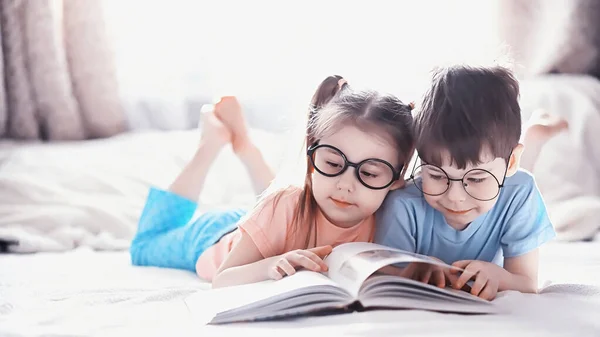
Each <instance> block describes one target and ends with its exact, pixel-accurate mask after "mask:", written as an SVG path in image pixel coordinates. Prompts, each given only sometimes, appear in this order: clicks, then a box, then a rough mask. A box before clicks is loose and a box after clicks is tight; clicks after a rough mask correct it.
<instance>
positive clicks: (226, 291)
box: [185, 271, 337, 324]
mask: <svg viewBox="0 0 600 337" xmlns="http://www.w3.org/2000/svg"><path fill="white" fill-rule="evenodd" d="M317 286H320V287H332V286H335V287H337V286H336V285H335V283H334V282H333V281H332V280H330V279H329V278H327V277H326V276H325V275H323V274H320V273H316V272H312V271H298V272H297V273H296V274H294V275H292V276H288V277H284V278H283V279H281V280H279V281H272V280H270V281H263V282H258V283H252V284H245V285H239V286H232V287H225V288H218V289H211V290H199V291H198V292H197V293H195V294H193V295H190V296H189V297H187V298H186V299H185V303H186V305H187V307H188V309H189V310H190V313H191V315H192V316H193V317H194V320H199V321H201V322H202V324H206V323H209V322H210V321H211V320H212V319H213V318H214V317H215V316H216V315H217V314H218V313H221V312H224V311H228V310H233V309H236V308H240V307H243V306H246V305H249V306H251V305H252V304H254V303H259V302H260V301H262V300H265V299H269V298H273V297H277V296H282V297H285V296H286V293H291V292H298V291H300V292H301V291H302V289H307V288H309V287H317ZM307 292H308V291H307Z"/></svg>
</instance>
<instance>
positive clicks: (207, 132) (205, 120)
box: [201, 104, 233, 147]
mask: <svg viewBox="0 0 600 337" xmlns="http://www.w3.org/2000/svg"><path fill="white" fill-rule="evenodd" d="M201 119H202V135H201V142H202V143H204V144H214V145H215V146H218V147H222V146H224V145H226V144H227V143H230V142H231V141H232V139H233V135H232V132H231V131H230V130H229V128H228V127H227V126H226V125H225V124H224V123H223V122H222V121H221V120H220V119H219V118H218V117H217V116H216V114H215V111H214V109H213V106H211V105H208V104H206V105H204V106H202V111H201Z"/></svg>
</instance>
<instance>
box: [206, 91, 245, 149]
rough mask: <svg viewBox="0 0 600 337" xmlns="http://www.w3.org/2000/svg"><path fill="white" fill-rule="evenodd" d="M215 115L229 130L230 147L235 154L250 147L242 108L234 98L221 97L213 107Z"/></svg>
mask: <svg viewBox="0 0 600 337" xmlns="http://www.w3.org/2000/svg"><path fill="white" fill-rule="evenodd" d="M215 115H216V116H217V117H218V118H219V119H220V120H221V121H222V122H223V124H225V125H226V126H227V127H228V128H229V130H231V135H232V138H231V145H232V147H233V151H234V152H235V153H237V154H241V153H243V152H245V151H246V150H248V149H249V148H250V147H251V146H252V144H251V143H250V138H249V136H248V127H247V126H246V119H245V118H244V114H243V112H242V106H241V105H240V103H239V101H238V100H237V98H236V97H235V96H223V97H221V99H220V100H219V102H218V103H217V104H216V105H215Z"/></svg>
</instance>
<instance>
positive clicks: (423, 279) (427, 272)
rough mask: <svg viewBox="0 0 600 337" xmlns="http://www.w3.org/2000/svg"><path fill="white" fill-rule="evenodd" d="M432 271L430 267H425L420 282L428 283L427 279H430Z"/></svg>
mask: <svg viewBox="0 0 600 337" xmlns="http://www.w3.org/2000/svg"><path fill="white" fill-rule="evenodd" d="M432 272H433V269H432V268H427V269H425V271H424V272H423V275H422V276H421V282H423V283H429V279H431V273H432Z"/></svg>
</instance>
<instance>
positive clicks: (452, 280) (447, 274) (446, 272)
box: [444, 269, 458, 284]
mask: <svg viewBox="0 0 600 337" xmlns="http://www.w3.org/2000/svg"><path fill="white" fill-rule="evenodd" d="M444 276H445V277H446V280H448V283H450V284H455V283H456V282H458V275H454V274H452V269H446V270H444Z"/></svg>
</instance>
